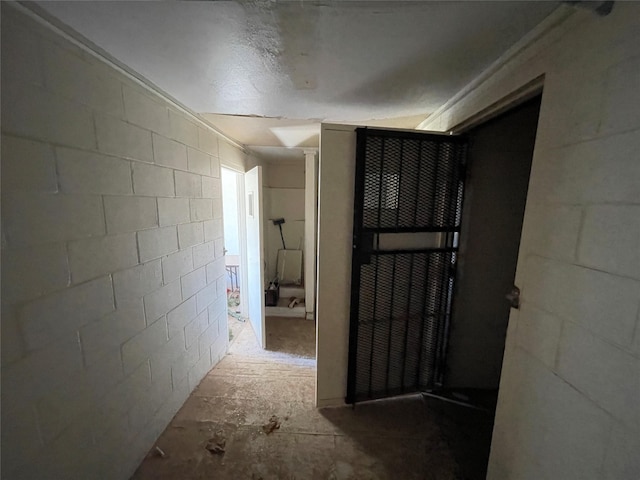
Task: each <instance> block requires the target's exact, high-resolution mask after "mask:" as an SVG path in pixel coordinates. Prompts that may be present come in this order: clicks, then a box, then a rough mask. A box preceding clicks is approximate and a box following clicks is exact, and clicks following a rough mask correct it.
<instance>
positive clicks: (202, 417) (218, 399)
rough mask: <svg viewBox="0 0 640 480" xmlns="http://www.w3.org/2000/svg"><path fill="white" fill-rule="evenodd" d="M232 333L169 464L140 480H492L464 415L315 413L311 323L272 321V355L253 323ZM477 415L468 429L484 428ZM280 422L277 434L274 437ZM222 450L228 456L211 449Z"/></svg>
mask: <svg viewBox="0 0 640 480" xmlns="http://www.w3.org/2000/svg"><path fill="white" fill-rule="evenodd" d="M230 325H231V329H232V332H233V339H232V343H231V346H230V350H229V354H228V355H227V356H226V357H225V358H224V359H223V360H222V361H221V362H220V363H219V364H218V365H217V366H216V367H215V368H213V369H212V370H211V371H210V372H209V373H208V375H207V376H206V377H205V378H204V380H203V381H202V382H201V383H200V385H199V386H198V387H197V388H196V390H195V391H194V392H193V393H192V394H191V396H190V397H189V399H188V400H187V402H186V403H185V404H184V406H183V407H182V409H181V410H180V411H179V412H178V414H177V415H176V416H175V418H174V419H173V420H172V422H171V424H170V425H169V426H168V427H167V429H166V430H165V431H164V433H163V434H162V435H161V437H160V438H159V439H158V441H157V443H156V445H157V446H158V447H160V449H162V451H163V452H164V453H165V456H164V457H161V456H159V455H158V454H157V453H156V451H155V450H152V451H151V452H150V454H149V455H148V456H147V458H146V459H145V460H144V461H143V463H142V464H141V465H140V467H139V468H138V470H137V471H136V473H135V474H134V476H133V477H132V478H133V479H135V480H143V479H154V480H161V479H185V480H187V479H205V478H206V479H252V480H258V479H263V480H267V479H335V480H337V479H354V480H355V479H358V480H360V479H387V478H388V479H391V478H393V479H396V478H402V479H438V480H447V479H462V478H483V477H484V471H483V468H486V454H485V451H484V450H483V449H478V448H475V447H476V446H477V443H476V442H477V441H478V439H477V438H476V437H474V436H473V435H469V434H468V433H469V432H465V431H464V429H460V428H458V427H456V421H455V420H453V421H452V420H451V418H454V419H455V418H457V415H456V414H455V412H457V409H459V408H460V407H455V408H454V410H451V408H452V407H449V406H443V405H439V404H438V402H439V401H433V400H430V399H425V398H423V397H422V396H421V395H413V396H406V397H402V398H397V399H393V400H383V401H377V402H369V403H366V404H359V405H358V406H357V407H356V408H355V409H352V408H351V407H348V406H345V407H336V408H325V409H316V408H314V388H315V387H314V384H315V359H314V355H315V326H314V322H313V321H309V320H304V319H295V318H277V317H270V318H268V319H267V350H262V349H260V348H259V347H258V345H257V343H256V341H255V337H254V335H253V331H252V329H251V326H250V324H249V323H248V322H247V323H242V322H238V321H237V320H235V319H233V318H230ZM432 403H433V408H431V406H430V405H431V404H432ZM440 403H442V402H440ZM447 409H448V410H447ZM452 412H453V415H452ZM464 415H469V412H464ZM471 415H472V416H474V418H473V419H471V420H472V421H471V423H470V424H469V423H468V422H467V424H468V425H473V424H474V421H476V420H477V418H476V417H477V415H475V414H471ZM273 416H275V417H277V419H276V418H275V417H273ZM272 418H273V419H274V420H277V422H279V428H278V429H275V430H273V432H272V433H269V434H267V433H265V428H264V426H265V425H269V421H270V419H272ZM474 419H475V420H474ZM466 420H469V419H466ZM476 423H477V421H476ZM476 427H477V425H476V426H475V427H473V428H471V431H472V432H477V431H478V428H476ZM267 430H268V429H267ZM467 430H468V429H467ZM484 431H485V432H486V425H485V428H484ZM489 435H490V430H489ZM485 436H486V435H485ZM216 445H218V446H219V447H223V448H224V452H220V453H211V452H210V451H209V450H207V446H209V448H212V449H214V450H215V447H216ZM487 445H488V444H487ZM454 448H457V449H458V451H457V452H455V451H454ZM485 450H486V448H485ZM456 456H458V457H459V458H458V460H460V459H461V458H462V461H461V462H457V461H456Z"/></svg>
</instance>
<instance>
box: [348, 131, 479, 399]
mask: <svg viewBox="0 0 640 480" xmlns="http://www.w3.org/2000/svg"><path fill="white" fill-rule="evenodd" d="M466 150H467V149H466V140H465V138H464V137H457V136H449V135H437V134H425V133H417V132H415V133H414V132H401V131H392V130H378V129H367V128H361V129H358V130H357V149H356V185H355V201H354V227H353V259H352V280H351V318H350V330H349V370H348V380H347V398H346V401H347V403H355V402H358V401H363V400H371V399H376V398H383V397H389V396H393V395H398V394H403V393H410V392H416V391H420V390H426V389H433V388H434V387H437V386H438V385H440V384H441V383H442V378H443V373H444V359H445V357H446V346H447V338H448V330H449V322H450V317H451V300H452V295H453V282H454V279H455V266H456V255H457V246H458V237H459V232H460V219H461V212H462V195H463V180H464V166H465V158H466Z"/></svg>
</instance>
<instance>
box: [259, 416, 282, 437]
mask: <svg viewBox="0 0 640 480" xmlns="http://www.w3.org/2000/svg"><path fill="white" fill-rule="evenodd" d="M279 428H280V420H279V419H278V417H277V416H276V415H271V418H270V419H269V423H267V424H265V425H263V426H262V430H263V431H264V433H266V434H267V435H269V434H270V433H273V431H274V430H278V429H279Z"/></svg>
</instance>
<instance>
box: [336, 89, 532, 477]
mask: <svg viewBox="0 0 640 480" xmlns="http://www.w3.org/2000/svg"><path fill="white" fill-rule="evenodd" d="M540 103H541V95H537V96H535V97H534V98H531V97H529V99H528V100H526V101H523V102H521V103H520V104H519V105H518V106H516V107H514V108H512V109H510V110H509V111H507V112H505V113H502V114H501V115H499V116H496V117H495V118H493V119H491V120H489V121H486V122H484V123H483V124H481V125H478V126H474V127H473V128H470V129H468V130H467V131H465V132H464V134H463V135H461V136H448V135H429V134H426V133H422V134H418V133H414V132H399V131H376V130H369V131H366V130H364V131H362V130H363V129H359V130H357V132H358V137H357V148H356V152H357V154H356V184H355V209H354V210H355V213H354V237H353V244H354V253H353V269H352V283H351V285H352V291H351V323H350V327H351V329H350V336H349V371H348V382H347V402H348V403H355V402H359V401H367V400H372V399H377V398H388V397H393V396H398V395H403V394H410V393H412V392H418V393H419V394H420V393H422V394H423V395H425V405H426V408H428V409H429V410H430V411H435V412H437V413H438V414H439V418H440V419H441V423H442V425H441V427H442V429H443V431H444V432H445V435H447V436H449V437H450V442H451V444H452V446H453V447H454V449H455V450H457V455H456V456H457V457H458V461H459V463H460V465H461V468H462V469H463V470H464V475H463V476H464V478H484V477H485V475H486V468H487V461H488V456H489V448H490V444H491V435H492V429H493V418H494V414H495V408H496V400H497V392H498V386H499V382H500V374H501V367H502V357H503V353H504V348H505V340H506V331H507V325H508V322H509V316H510V313H511V308H512V304H510V303H509V302H508V301H507V299H506V298H505V296H506V295H507V294H508V293H510V292H512V291H514V287H515V286H514V281H515V271H516V264H517V260H518V251H519V246H520V237H521V232H522V224H523V218H524V211H525V204H526V198H527V190H528V183H529V174H530V170H531V163H532V159H533V150H534V144H535V137H536V131H537V122H538V115H539V110H540ZM449 139H452V140H449ZM459 145H464V146H465V147H464V148H463V149H462V150H463V153H460V154H459V150H460V149H459ZM464 151H466V155H465V154H464ZM465 157H466V158H465ZM463 193H464V195H463ZM434 233H435V234H437V236H436V238H434V237H433V235H434ZM516 308H517V306H516ZM354 333H355V334H354Z"/></svg>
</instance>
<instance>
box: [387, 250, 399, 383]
mask: <svg viewBox="0 0 640 480" xmlns="http://www.w3.org/2000/svg"><path fill="white" fill-rule="evenodd" d="M397 258H398V254H395V255H393V268H392V269H391V301H390V307H389V329H388V330H389V331H388V333H387V337H388V338H387V372H386V375H385V379H384V384H385V390H386V392H388V391H389V370H390V368H391V361H390V360H391V333H392V331H393V303H394V300H395V298H394V297H395V293H396V259H397Z"/></svg>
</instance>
